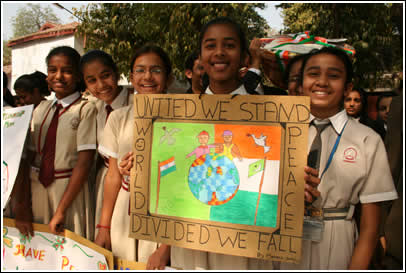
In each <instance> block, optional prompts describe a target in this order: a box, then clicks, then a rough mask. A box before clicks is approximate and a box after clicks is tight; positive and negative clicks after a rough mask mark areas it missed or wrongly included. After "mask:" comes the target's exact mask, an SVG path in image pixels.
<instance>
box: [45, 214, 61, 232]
mask: <svg viewBox="0 0 406 273" xmlns="http://www.w3.org/2000/svg"><path fill="white" fill-rule="evenodd" d="M64 222H65V214H64V213H61V212H59V211H58V210H57V211H56V212H55V214H54V216H52V219H51V221H50V222H49V224H48V226H49V229H50V230H51V232H52V233H53V234H58V233H60V232H63V225H64Z"/></svg>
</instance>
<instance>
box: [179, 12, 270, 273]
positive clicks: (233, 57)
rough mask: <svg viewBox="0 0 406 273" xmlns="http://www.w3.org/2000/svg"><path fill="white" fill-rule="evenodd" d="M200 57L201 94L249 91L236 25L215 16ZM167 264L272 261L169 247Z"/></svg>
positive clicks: (265, 264)
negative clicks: (204, 76)
mask: <svg viewBox="0 0 406 273" xmlns="http://www.w3.org/2000/svg"><path fill="white" fill-rule="evenodd" d="M199 46H200V61H201V64H202V65H203V67H204V71H205V72H206V73H207V74H208V76H209V79H210V83H209V86H208V87H207V89H206V90H204V91H203V92H204V93H205V94H230V95H234V94H239V95H249V92H247V90H246V89H245V87H244V84H243V83H242V81H241V78H240V76H239V70H240V68H241V67H243V66H244V60H245V58H246V52H247V51H248V47H247V40H246V37H245V34H244V32H243V31H242V29H241V27H240V25H238V24H237V23H235V22H234V21H232V20H231V19H229V18H226V17H219V18H216V19H214V20H212V21H210V22H208V23H207V24H206V25H205V26H203V29H202V31H201V33H200V43H199ZM171 266H173V267H177V268H182V269H197V270H210V269H211V270H214V269H215V270H244V269H257V270H259V269H263V270H269V269H273V267H272V262H271V261H267V260H260V259H254V258H245V257H238V256H232V255H224V254H217V253H212V252H204V251H198V250H191V249H186V248H180V247H171Z"/></svg>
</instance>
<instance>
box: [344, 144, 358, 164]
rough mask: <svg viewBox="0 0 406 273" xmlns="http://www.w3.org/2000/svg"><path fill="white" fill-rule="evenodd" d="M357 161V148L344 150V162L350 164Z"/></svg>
mask: <svg viewBox="0 0 406 273" xmlns="http://www.w3.org/2000/svg"><path fill="white" fill-rule="evenodd" d="M356 159H357V150H355V148H353V147H350V148H347V149H345V150H344V161H345V162H349V163H355V160H356Z"/></svg>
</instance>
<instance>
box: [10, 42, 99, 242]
mask: <svg viewBox="0 0 406 273" xmlns="http://www.w3.org/2000/svg"><path fill="white" fill-rule="evenodd" d="M79 61H80V55H79V53H78V52H77V51H76V50H75V49H73V48H71V47H68V46H60V47H56V48H54V49H52V50H51V51H50V52H49V54H48V56H47V58H46V63H47V70H48V77H47V81H48V85H49V87H50V88H51V89H52V91H53V92H55V97H56V99H55V100H52V101H50V100H44V101H42V102H41V103H40V104H39V105H38V106H37V108H35V110H34V112H33V116H32V122H31V132H30V143H29V145H28V150H29V153H28V162H29V163H30V164H31V166H32V167H31V169H30V174H29V176H30V179H31V184H30V186H31V203H32V210H31V208H29V207H27V208H26V210H25V212H27V213H30V212H31V211H32V216H33V222H35V223H41V224H48V225H49V228H50V230H51V232H53V233H58V232H61V231H62V230H63V228H67V229H69V230H71V231H73V232H75V233H77V234H79V235H80V236H83V237H86V238H88V239H90V238H91V235H92V232H93V230H94V227H93V223H92V217H91V216H92V215H93V211H91V209H90V208H91V205H90V204H89V200H90V196H89V188H88V182H87V179H88V175H89V170H90V167H91V162H92V159H93V157H94V153H95V149H96V122H95V120H96V114H97V111H96V108H95V106H94V104H93V103H90V102H88V101H86V100H83V99H82V97H81V94H80V91H81V90H80V86H82V84H81V75H80V70H79ZM27 175H28V174H27ZM24 189H25V190H27V189H29V187H25V188H24ZM21 211H23V210H19V213H21ZM16 217H17V216H16ZM23 218H24V217H23ZM20 219H21V218H20ZM26 227H27V225H26ZM30 229H31V231H32V227H30V223H28V231H29V230H30ZM20 231H21V229H20ZM23 232H24V233H27V229H26V230H23Z"/></svg>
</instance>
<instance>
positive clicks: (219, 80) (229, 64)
mask: <svg viewBox="0 0 406 273" xmlns="http://www.w3.org/2000/svg"><path fill="white" fill-rule="evenodd" d="M200 54H201V58H200V59H201V64H202V65H203V67H204V71H205V72H206V73H207V74H208V75H209V78H210V89H211V90H212V91H213V92H214V93H224V94H227V93H230V92H232V91H234V90H235V89H237V88H238V86H239V85H240V81H239V69H240V67H241V65H242V56H241V46H240V39H239V37H238V35H237V33H236V32H235V31H234V29H233V28H232V27H231V26H230V25H228V24H216V25H212V26H210V27H209V28H208V29H207V30H206V33H205V34H204V36H203V39H202V44H201V52H200Z"/></svg>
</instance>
